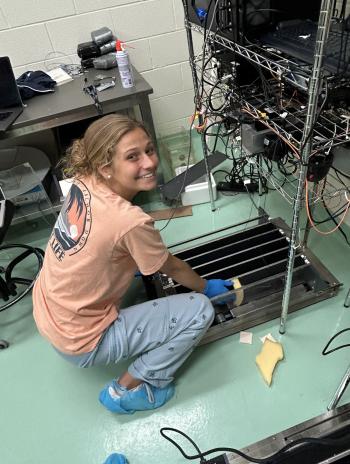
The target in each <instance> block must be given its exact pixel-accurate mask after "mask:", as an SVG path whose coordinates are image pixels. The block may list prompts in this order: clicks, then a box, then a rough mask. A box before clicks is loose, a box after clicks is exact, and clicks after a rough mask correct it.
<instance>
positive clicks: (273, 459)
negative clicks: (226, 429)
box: [160, 427, 349, 464]
mask: <svg viewBox="0 0 350 464" xmlns="http://www.w3.org/2000/svg"><path fill="white" fill-rule="evenodd" d="M165 431H166V432H168V431H169V432H175V433H178V434H180V435H182V436H183V437H185V438H187V440H189V442H190V443H191V444H192V445H193V446H194V447H195V448H196V450H197V452H198V454H195V455H192V456H191V455H188V454H186V453H185V452H184V450H183V449H182V448H181V446H180V445H178V444H177V443H176V441H175V440H173V439H172V438H170V437H169V436H168V435H166V434H165V433H164V432H165ZM160 434H161V435H162V437H163V438H165V439H166V440H168V441H169V442H170V443H172V444H173V445H174V446H175V447H176V448H177V449H178V450H179V451H180V453H181V454H182V456H183V457H184V458H185V459H189V460H193V459H200V460H201V461H200V462H201V464H202V463H205V462H206V460H205V457H206V456H209V455H210V454H214V453H234V454H237V455H238V456H240V457H242V458H243V459H246V460H247V461H248V462H255V463H257V464H274V463H277V462H278V460H279V458H280V457H281V456H282V455H285V454H286V453H287V452H288V451H290V450H292V449H293V448H297V447H299V446H300V445H304V444H307V443H311V444H315V445H322V446H328V447H334V446H340V445H343V444H344V445H348V441H349V440H348V437H347V436H346V437H343V438H331V439H327V438H313V437H306V438H300V439H299V440H295V441H292V442H290V443H288V444H287V445H285V446H283V448H281V449H280V450H279V451H277V452H276V453H273V454H271V455H270V456H267V457H265V458H253V457H252V456H249V455H248V454H245V453H243V452H242V451H240V450H238V449H236V448H212V449H210V450H208V451H205V452H204V453H202V452H201V451H199V448H198V446H197V445H196V443H195V442H194V441H193V440H192V439H191V438H190V437H189V436H188V435H186V434H185V433H184V432H181V430H178V429H175V428H172V427H162V428H161V429H160Z"/></svg>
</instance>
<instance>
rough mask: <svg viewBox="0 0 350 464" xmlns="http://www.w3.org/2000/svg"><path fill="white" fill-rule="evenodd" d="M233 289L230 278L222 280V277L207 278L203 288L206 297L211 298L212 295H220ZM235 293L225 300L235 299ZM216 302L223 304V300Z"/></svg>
mask: <svg viewBox="0 0 350 464" xmlns="http://www.w3.org/2000/svg"><path fill="white" fill-rule="evenodd" d="M232 289H233V283H232V281H231V280H222V279H209V280H207V284H206V286H205V289H204V292H203V293H204V295H206V296H207V297H208V298H213V297H214V296H217V295H221V294H222V293H226V292H228V291H230V290H232ZM235 299H236V295H234V294H232V295H230V297H229V298H228V299H226V301H228V300H233V301H234V300H235ZM218 304H225V301H219V302H218Z"/></svg>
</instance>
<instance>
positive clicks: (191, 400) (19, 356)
mask: <svg viewBox="0 0 350 464" xmlns="http://www.w3.org/2000/svg"><path fill="white" fill-rule="evenodd" d="M255 201H258V198H257V196H255ZM262 203H263V204H264V206H265V209H266V211H267V212H268V213H269V214H270V215H271V216H272V217H276V216H280V217H282V218H284V219H285V220H286V221H287V222H289V221H290V219H291V211H292V208H291V207H290V206H289V205H288V204H287V203H286V202H285V200H284V199H282V198H281V197H280V196H279V195H278V194H276V193H273V194H269V195H268V197H267V198H263V199H262ZM216 206H217V210H216V211H215V212H212V211H211V209H210V205H209V204H204V205H198V206H196V207H194V208H193V216H191V217H185V218H180V219H174V220H173V221H171V222H170V224H169V225H168V226H167V228H166V229H165V230H164V231H163V233H162V234H163V237H164V240H165V241H166V242H167V243H168V244H172V243H174V242H176V241H179V240H181V239H188V238H190V237H192V236H194V235H198V234H200V233H206V232H209V231H212V230H215V229H218V228H221V227H224V226H226V225H230V224H234V223H237V222H240V221H242V220H245V219H247V218H248V217H249V216H250V215H252V216H255V215H256V213H255V208H254V207H253V208H252V207H251V202H250V199H249V197H248V196H247V195H245V194H241V195H237V196H233V197H227V196H226V197H223V196H219V199H218V200H217V202H216ZM164 224H165V222H164V221H160V222H157V226H158V227H159V228H161V227H162V226H163V225H164ZM28 230H30V233H29V232H28ZM22 231H23V233H22V235H21V233H19V231H18V229H17V231H15V232H14V235H15V237H16V241H17V242H23V243H31V244H35V245H37V246H43V245H44V243H46V240H47V238H48V233H49V232H48V228H47V227H42V228H41V227H39V228H37V229H28V227H27V228H22ZM309 247H310V248H311V250H312V251H313V252H314V253H315V254H316V255H317V257H318V258H320V259H321V260H322V262H323V263H324V264H325V265H326V267H327V268H328V269H329V270H330V271H331V272H332V273H333V274H334V275H335V276H336V277H337V278H338V280H340V281H341V282H344V287H343V289H341V290H340V292H339V294H338V295H337V296H336V297H334V298H331V299H329V300H325V301H323V302H321V303H318V304H316V305H314V306H312V307H309V308H306V309H303V310H301V311H298V312H296V313H294V314H292V315H290V316H289V318H288V321H287V332H286V334H285V335H283V336H280V335H279V333H278V329H279V320H273V321H271V322H268V323H265V324H263V325H260V326H257V327H254V328H252V329H251V332H253V344H252V345H243V344H240V343H239V336H238V335H233V336H230V337H227V338H225V339H222V340H219V341H216V342H214V343H212V344H209V345H206V346H204V347H199V348H197V350H196V352H195V353H194V355H193V356H192V357H191V358H190V359H189V360H188V361H187V363H186V364H185V366H183V368H182V369H181V371H180V372H179V373H178V377H177V381H176V394H175V397H174V398H173V399H172V400H171V401H170V402H169V403H168V404H167V405H165V406H164V407H163V408H161V409H159V410H156V411H154V412H150V413H148V412H143V413H135V414H134V415H132V416H117V415H113V414H111V413H109V412H107V411H106V410H105V409H104V408H103V407H102V406H100V404H99V403H98V400H97V398H98V393H99V391H100V389H101V387H102V386H103V385H104V384H105V383H106V382H107V381H109V380H110V379H111V378H112V377H114V376H116V375H118V373H120V372H122V371H123V370H124V369H125V367H126V364H124V365H122V364H121V365H118V366H117V367H116V366H109V367H95V368H90V369H86V370H83V369H78V368H76V367H74V366H71V365H70V364H68V363H67V362H65V361H64V360H62V359H61V358H60V357H58V356H57V355H56V353H55V352H54V350H53V349H52V348H51V347H50V346H49V345H48V344H47V342H46V341H45V340H44V339H42V338H41V337H40V336H39V334H38V333H37V331H36V328H35V325H34V322H33V318H32V314H31V310H32V307H31V300H30V298H29V297H27V298H26V299H25V300H23V301H22V302H21V303H19V304H18V305H16V306H14V307H12V308H11V309H9V310H7V311H5V312H3V313H0V338H5V339H7V340H9V341H10V343H11V346H10V347H9V348H8V349H7V350H4V351H2V352H0V372H1V382H0V397H1V424H0V462H1V463H2V464H62V463H69V464H102V463H103V461H104V460H105V459H106V458H107V456H108V455H109V454H110V453H113V452H122V453H124V454H125V455H126V456H127V458H128V459H129V462H130V464H141V463H142V464H144V463H151V462H152V463H153V462H154V463H167V464H180V463H184V462H186V460H185V459H184V458H183V457H182V456H181V455H180V453H179V452H178V451H177V450H176V449H175V448H174V447H173V446H172V445H171V444H170V443H168V442H167V441H165V440H164V439H163V438H162V437H161V436H160V434H159V429H160V428H161V427H164V426H171V427H176V428H179V429H181V430H182V431H184V432H185V433H187V434H189V435H190V436H191V437H192V439H194V440H195V441H196V442H197V444H198V445H199V446H200V448H201V449H202V450H206V449H209V448H213V447H220V446H229V447H236V448H241V447H244V446H246V445H248V444H250V443H252V442H255V441H257V440H260V439H262V438H265V437H267V436H269V435H271V434H273V433H276V432H279V431H281V430H283V429H286V428H288V427H290V426H292V425H295V424H297V423H300V422H302V421H304V420H307V419H309V418H311V417H314V416H317V415H319V414H321V413H323V412H325V411H326V407H327V404H328V403H329V400H330V398H331V396H332V395H333V393H334V390H335V389H336V387H337V386H338V384H339V382H340V380H341V378H342V376H343V374H344V372H345V370H346V368H347V367H348V364H349V350H348V349H344V350H340V351H337V352H335V353H334V354H332V355H330V356H327V357H323V356H321V351H322V349H323V347H324V345H325V343H326V342H327V341H328V339H329V338H330V337H331V336H332V335H333V334H334V333H335V332H337V331H339V330H341V329H343V328H347V327H350V309H346V308H344V306H343V302H344V298H345V295H346V292H347V290H348V287H349V285H350V272H349V257H350V248H349V247H348V246H347V245H346V243H345V241H344V239H343V238H342V237H341V235H340V234H333V235H332V236H330V237H322V236H320V235H317V234H316V233H314V232H311V234H310V238H309ZM137 287H138V285H137V283H136V284H135V286H134V287H133V289H132V291H131V292H130V294H129V295H128V300H129V301H132V300H133V299H135V292H137ZM269 332H271V333H272V335H273V336H274V337H275V338H277V339H278V340H280V341H281V342H282V344H283V347H284V351H285V360H284V361H282V362H281V363H280V364H279V365H278V367H277V370H276V373H275V376H274V381H273V385H272V387H271V388H268V387H267V386H266V385H265V383H264V382H263V380H262V378H261V376H260V374H259V372H258V370H257V368H256V366H255V356H256V354H257V353H258V352H259V351H260V349H261V342H260V340H259V337H261V336H263V335H265V334H267V333H269ZM345 335H346V334H345ZM339 341H342V342H347V343H349V341H350V335H348V336H347V337H344V338H342V339H341V340H339ZM347 402H350V388H348V390H347V391H346V393H345V395H344V397H343V399H342V402H341V404H345V403H347ZM180 443H182V444H184V441H183V440H180ZM186 450H187V452H188V453H189V454H191V453H193V449H192V447H191V446H190V445H186ZM192 462H199V461H198V460H197V461H192Z"/></svg>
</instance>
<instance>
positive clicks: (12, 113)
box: [0, 56, 23, 132]
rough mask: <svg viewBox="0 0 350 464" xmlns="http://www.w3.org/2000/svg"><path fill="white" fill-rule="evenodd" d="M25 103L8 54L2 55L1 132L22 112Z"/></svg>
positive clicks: (0, 91) (0, 63)
mask: <svg viewBox="0 0 350 464" xmlns="http://www.w3.org/2000/svg"><path fill="white" fill-rule="evenodd" d="M22 111H23V103H22V99H21V96H20V94H19V90H18V87H17V84H16V79H15V76H14V74H13V70H12V66H11V63H10V59H9V57H8V56H0V132H5V131H6V130H7V129H8V128H9V127H10V126H11V124H12V123H13V122H14V121H15V119H16V118H17V117H18V116H19V115H20V114H21V113H22Z"/></svg>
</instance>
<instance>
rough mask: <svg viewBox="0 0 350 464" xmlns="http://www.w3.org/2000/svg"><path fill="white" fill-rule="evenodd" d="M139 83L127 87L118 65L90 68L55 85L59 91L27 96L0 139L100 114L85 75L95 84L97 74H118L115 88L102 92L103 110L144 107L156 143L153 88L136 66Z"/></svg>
mask: <svg viewBox="0 0 350 464" xmlns="http://www.w3.org/2000/svg"><path fill="white" fill-rule="evenodd" d="M133 72H134V79H135V86H134V87H133V88H131V89H124V88H123V87H122V85H121V82H120V77H119V72H118V69H117V68H113V69H109V70H103V69H102V70H101V69H98V70H97V69H93V68H92V69H89V70H88V71H87V72H86V73H85V74H84V75H82V76H77V77H75V78H74V79H73V81H71V82H68V83H66V84H62V85H60V86H56V87H55V92H53V93H49V94H45V95H40V96H39V95H38V96H35V97H33V98H31V99H30V100H26V101H25V103H26V105H27V106H26V107H25V108H24V111H23V113H22V114H21V115H20V116H19V117H18V118H17V119H16V121H15V122H14V123H13V124H12V126H11V128H10V129H9V130H7V131H6V132H4V133H2V134H1V135H0V139H8V138H13V137H19V136H22V135H26V134H31V133H33V132H39V131H42V130H45V129H56V128H58V127H59V126H62V125H64V124H69V123H72V122H76V121H81V120H83V119H87V118H91V117H94V116H98V112H97V109H96V107H95V106H94V104H93V100H92V98H91V97H90V96H89V95H87V94H86V93H85V92H83V90H82V89H83V86H84V79H85V78H87V79H88V83H89V84H92V83H93V80H94V79H95V78H96V76H97V75H99V74H100V75H101V74H102V75H104V76H115V77H116V85H115V86H114V87H113V88H110V89H107V90H104V91H102V92H98V96H99V100H100V102H101V106H102V109H103V114H109V113H115V112H118V111H121V110H125V109H130V108H132V107H133V106H138V107H139V108H140V112H141V117H142V120H143V122H144V123H145V125H146V127H147V128H148V130H149V131H150V134H151V136H152V138H153V140H154V142H155V143H156V134H155V130H154V125H153V118H152V112H151V107H150V103H149V99H148V95H149V94H150V93H152V92H153V89H152V87H151V86H150V85H149V84H148V83H147V82H146V81H145V80H144V78H143V77H142V76H141V74H140V73H138V72H137V71H136V69H135V68H133Z"/></svg>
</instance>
